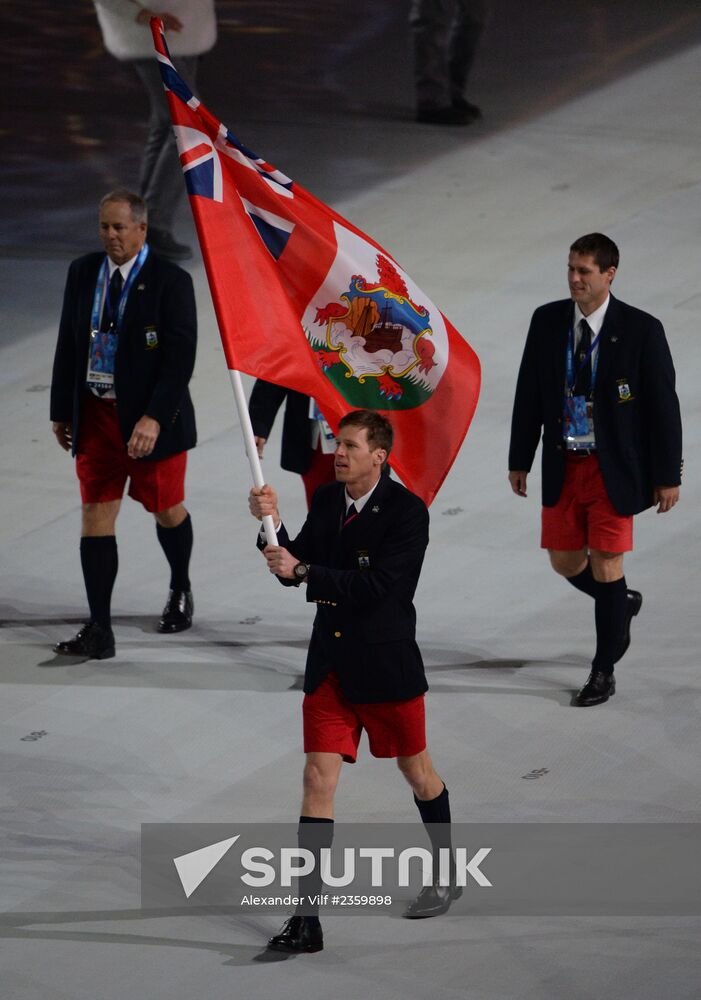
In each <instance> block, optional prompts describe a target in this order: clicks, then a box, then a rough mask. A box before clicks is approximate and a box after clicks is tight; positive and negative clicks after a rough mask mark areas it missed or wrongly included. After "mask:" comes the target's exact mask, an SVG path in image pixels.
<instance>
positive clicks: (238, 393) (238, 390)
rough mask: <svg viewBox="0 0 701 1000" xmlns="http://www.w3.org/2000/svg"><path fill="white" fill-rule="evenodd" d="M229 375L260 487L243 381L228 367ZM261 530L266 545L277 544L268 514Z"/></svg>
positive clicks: (262, 482) (257, 458)
mask: <svg viewBox="0 0 701 1000" xmlns="http://www.w3.org/2000/svg"><path fill="white" fill-rule="evenodd" d="M229 377H230V379H231V388H232V389H233V390H234V399H235V400H236V409H237V410H238V414H239V420H240V421H241V430H242V432H243V442H244V444H245V446H246V455H247V456H248V464H249V466H250V468H251V475H252V477H253V485H254V486H257V487H258V488H260V487H261V486H264V485H265V479H263V468H262V466H261V464H260V457H259V455H258V449H257V448H256V441H255V437H254V435H253V427H252V425H251V416H250V414H249V412H248V406H247V405H246V396H245V394H244V391H243V383H242V382H241V373H240V372H237V371H232V369H231V368H230V369H229ZM263 530H264V531H265V540H266V542H267V543H268V545H277V534H276V533H275V524H274V522H273V519H272V517H271V516H270V514H266V516H265V517H264V518H263Z"/></svg>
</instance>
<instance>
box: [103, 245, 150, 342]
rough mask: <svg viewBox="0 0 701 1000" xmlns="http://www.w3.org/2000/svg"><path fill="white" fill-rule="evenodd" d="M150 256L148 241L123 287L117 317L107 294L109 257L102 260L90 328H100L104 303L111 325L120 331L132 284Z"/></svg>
mask: <svg viewBox="0 0 701 1000" xmlns="http://www.w3.org/2000/svg"><path fill="white" fill-rule="evenodd" d="M147 257H148V243H144V245H143V246H142V248H141V250H139V255H138V257H137V258H136V260H135V261H134V263H133V265H132V268H131V271H130V272H129V277H128V278H127V280H126V281H125V283H124V287H123V288H122V293H121V295H120V296H119V305H118V306H117V315H116V317H115V316H113V315H112V303H111V302H110V297H109V295H108V294H107V288H108V286H109V274H110V265H109V260H108V258H107V257H105V259H104V260H103V262H102V266H101V267H100V272H99V274H98V276H97V284H96V285H95V294H94V296H93V300H92V313H91V316H90V328H91V330H92V331H93V332H96V331H97V330H99V328H100V319H101V317H102V307H103V303H104V306H105V308H106V309H107V316H108V319H109V321H110V326H111V328H112V329H113V330H114V332H115V333H119V330H120V328H121V326H122V322H123V320H124V310H125V309H126V307H127V298H128V296H129V292H130V290H131V286H132V285H133V284H134V282H135V281H136V277H137V275H138V273H139V271H140V270H141V268H142V267H143V266H144V261H145V260H146V258H147Z"/></svg>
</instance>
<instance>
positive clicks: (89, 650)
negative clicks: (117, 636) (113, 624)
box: [54, 621, 115, 660]
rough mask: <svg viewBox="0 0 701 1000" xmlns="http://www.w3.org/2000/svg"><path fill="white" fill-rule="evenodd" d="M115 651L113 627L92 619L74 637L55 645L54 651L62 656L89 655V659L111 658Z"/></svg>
mask: <svg viewBox="0 0 701 1000" xmlns="http://www.w3.org/2000/svg"><path fill="white" fill-rule="evenodd" d="M114 652H115V648H114V632H113V631H112V629H111V628H105V627H104V626H103V625H98V624H97V622H92V621H90V622H86V623H85V625H83V627H82V628H81V629H80V631H79V632H78V634H77V635H76V636H74V638H73V639H66V640H65V641H64V642H57V643H56V645H55V646H54V653H58V654H59V655H60V656H87V658H88V659H89V660H109V659H110V658H111V657H112V656H114Z"/></svg>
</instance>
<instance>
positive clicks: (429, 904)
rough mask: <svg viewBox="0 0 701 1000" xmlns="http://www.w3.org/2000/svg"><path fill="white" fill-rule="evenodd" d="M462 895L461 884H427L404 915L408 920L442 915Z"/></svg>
mask: <svg viewBox="0 0 701 1000" xmlns="http://www.w3.org/2000/svg"><path fill="white" fill-rule="evenodd" d="M461 896H462V887H461V886H459V885H438V883H436V882H434V883H433V885H425V886H424V887H423V889H422V890H421V892H420V893H419V894H418V896H417V897H416V899H415V900H413V902H411V903H409V905H408V906H407V908H406V910H405V911H404V916H405V917H406V918H407V919H408V920H421V919H423V918H425V917H440V915H441V914H442V913H447V912H448V910H449V909H450V904H451V903H452V902H453V900H455V899H459V898H460V897H461Z"/></svg>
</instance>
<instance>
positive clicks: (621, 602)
mask: <svg viewBox="0 0 701 1000" xmlns="http://www.w3.org/2000/svg"><path fill="white" fill-rule="evenodd" d="M627 593H628V587H627V585H626V578H625V577H624V576H622V577H621V579H620V580H614V581H613V583H597V585H596V598H595V604H594V620H595V622H596V654H595V656H594V659H593V660H592V667H593V668H594V669H595V670H601V671H602V672H603V673H605V674H612V673H613V665H614V663H615V661H616V658H617V657H618V654H619V651H620V647H621V640H622V638H623V626H624V623H625V615H626V600H627Z"/></svg>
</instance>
